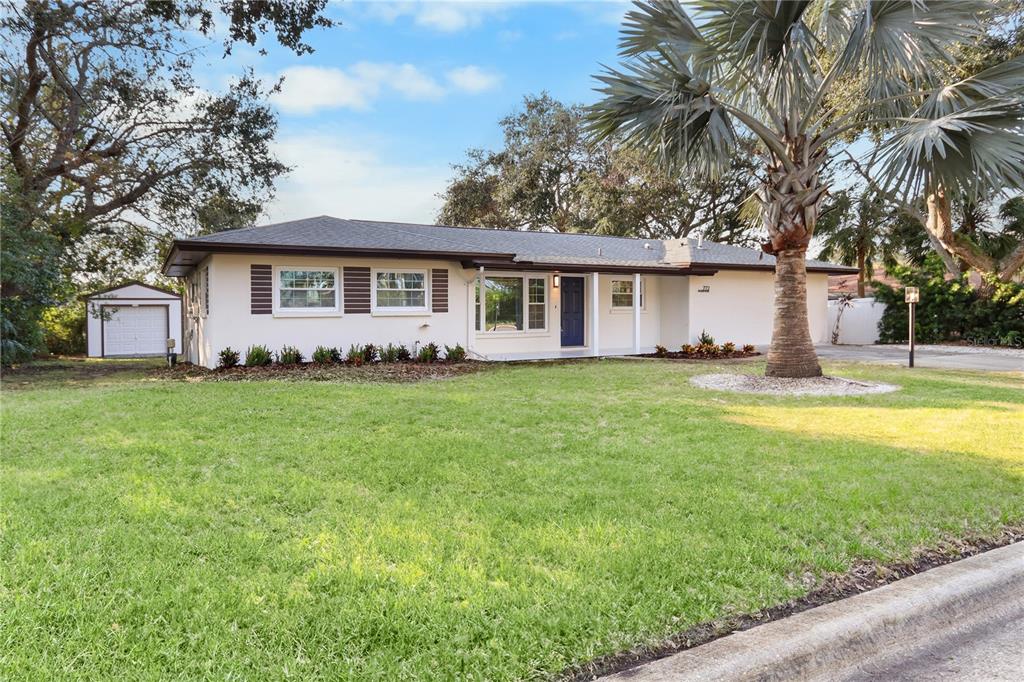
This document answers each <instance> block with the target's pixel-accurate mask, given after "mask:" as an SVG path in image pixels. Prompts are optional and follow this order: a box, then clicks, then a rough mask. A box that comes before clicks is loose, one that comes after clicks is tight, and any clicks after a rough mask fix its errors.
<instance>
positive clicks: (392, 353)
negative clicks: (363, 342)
mask: <svg viewBox="0 0 1024 682" xmlns="http://www.w3.org/2000/svg"><path fill="white" fill-rule="evenodd" d="M380 361H381V362H398V346H396V345H395V344H393V343H389V344H388V345H386V346H384V347H383V348H381V349H380Z"/></svg>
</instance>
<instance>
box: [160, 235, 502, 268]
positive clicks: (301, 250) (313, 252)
mask: <svg viewBox="0 0 1024 682" xmlns="http://www.w3.org/2000/svg"><path fill="white" fill-rule="evenodd" d="M181 251H189V252H194V253H203V254H206V255H209V254H211V253H240V254H285V255H301V256H357V257H359V256H363V257H371V258H380V257H388V258H416V259H439V260H457V261H462V260H467V259H476V258H497V259H506V260H509V261H511V260H512V259H513V258H514V257H515V254H512V253H480V252H473V251H469V252H467V251H437V250H422V249H417V250H413V249H366V248H349V247H336V246H301V245H291V244H220V243H215V242H204V241H195V240H187V239H179V240H175V241H174V243H173V244H172V246H171V249H170V251H169V252H168V254H167V257H166V258H165V259H164V263H163V267H162V268H161V271H162V272H163V273H164V274H165V275H167V276H169V277H183V276H184V275H171V274H170V273H169V269H170V268H171V267H172V266H173V265H174V263H173V262H172V261H173V260H174V257H175V256H176V255H178V254H180V252H181ZM205 257H206V256H205V255H204V256H203V258H205ZM200 260H202V259H200ZM195 265H196V264H188V265H187V266H185V267H187V269H188V270H191V269H192V268H194V267H195Z"/></svg>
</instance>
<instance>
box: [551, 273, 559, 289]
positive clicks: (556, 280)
mask: <svg viewBox="0 0 1024 682" xmlns="http://www.w3.org/2000/svg"><path fill="white" fill-rule="evenodd" d="M561 279H562V278H561V277H559V276H558V275H555V276H554V277H552V278H551V286H553V287H554V288H556V289H557V288H558V284H559V283H560V282H561Z"/></svg>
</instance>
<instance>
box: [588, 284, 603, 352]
mask: <svg viewBox="0 0 1024 682" xmlns="http://www.w3.org/2000/svg"><path fill="white" fill-rule="evenodd" d="M600 312H601V275H600V273H597V272H594V273H591V275H590V354H591V355H593V356H594V357H597V356H598V355H600V354H601V343H600V341H599V340H598V339H599V337H598V335H597V331H598V330H597V320H598V318H599V317H600Z"/></svg>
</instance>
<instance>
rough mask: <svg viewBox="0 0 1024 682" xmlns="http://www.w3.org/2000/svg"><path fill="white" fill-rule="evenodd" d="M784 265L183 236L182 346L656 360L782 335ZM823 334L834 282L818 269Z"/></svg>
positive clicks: (325, 237)
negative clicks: (382, 348)
mask: <svg viewBox="0 0 1024 682" xmlns="http://www.w3.org/2000/svg"><path fill="white" fill-rule="evenodd" d="M774 267H775V265H774V258H773V257H771V256H768V255H766V254H763V253H761V252H760V251H756V250H753V249H746V248H741V247H737V246H729V245H725V244H717V243H713V242H709V241H701V240H698V239H672V240H658V239H632V238H623V237H609V236H599V235H589V234H562V233H553V232H525V231H509V230H491V229H481V228H467V227H443V226H438V225H416V224H409V223H395V222H378V221H372V220H343V219H339V218H332V217H329V216H320V217H316V218H308V219H304V220H294V221H290V222H284V223H277V224H273V225H265V226H262V227H247V228H241V229H235V230H226V231H224V232H218V233H216V234H211V235H206V236H203V237H197V238H194V239H180V240H177V241H175V242H174V244H173V247H172V248H171V250H170V252H169V254H168V256H167V259H166V261H165V262H164V266H163V273H164V274H165V275H168V276H171V277H181V278H184V279H185V280H186V287H185V289H186V295H185V339H184V345H183V347H182V353H183V356H184V359H185V360H189V361H192V362H195V363H198V364H201V365H205V366H207V367H213V366H215V365H216V364H217V355H218V353H219V352H220V351H221V350H223V349H224V348H227V347H232V348H234V349H235V350H238V351H240V352H242V353H244V351H245V349H246V348H248V347H249V346H251V345H253V344H263V345H266V346H268V347H270V348H271V349H273V350H276V349H280V348H281V347H282V346H284V345H293V346H296V347H298V348H299V349H300V350H301V351H302V353H303V354H304V355H305V356H306V357H309V355H310V354H311V353H312V352H313V350H314V348H316V346H318V345H324V346H332V347H340V348H341V349H342V350H343V351H344V350H345V349H347V348H348V347H349V346H350V345H352V344H365V343H373V344H387V343H395V344H398V343H402V344H405V345H407V346H409V347H410V348H412V347H413V346H415V345H416V344H423V343H427V342H430V341H433V342H436V343H438V344H447V345H450V346H454V345H455V344H461V345H462V346H463V347H464V348H466V350H467V351H468V352H469V354H470V357H476V358H481V359H487V360H514V359H540V358H560V357H582V356H598V355H621V354H630V353H645V352H651V351H653V350H654V347H655V345H658V344H660V345H664V346H666V347H670V348H674V347H678V346H679V345H681V344H683V343H692V342H695V341H696V339H697V337H698V336H699V335H700V333H701V331H702V330H707V331H708V332H709V333H711V334H712V335H714V337H715V338H716V340H718V341H719V342H724V341H733V342H735V343H737V344H746V343H752V344H764V343H768V341H769V340H770V338H771V329H772V301H773V298H774V284H773V270H774ZM807 270H808V283H807V289H808V312H809V315H810V324H811V333H812V334H813V338H814V339H815V341H820V342H827V340H828V338H829V330H828V313H827V300H828V276H829V275H832V274H845V273H849V272H851V271H853V272H855V271H856V270H855V269H853V268H847V267H844V266H839V265H833V264H830V263H824V262H820V261H815V260H809V261H807Z"/></svg>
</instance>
